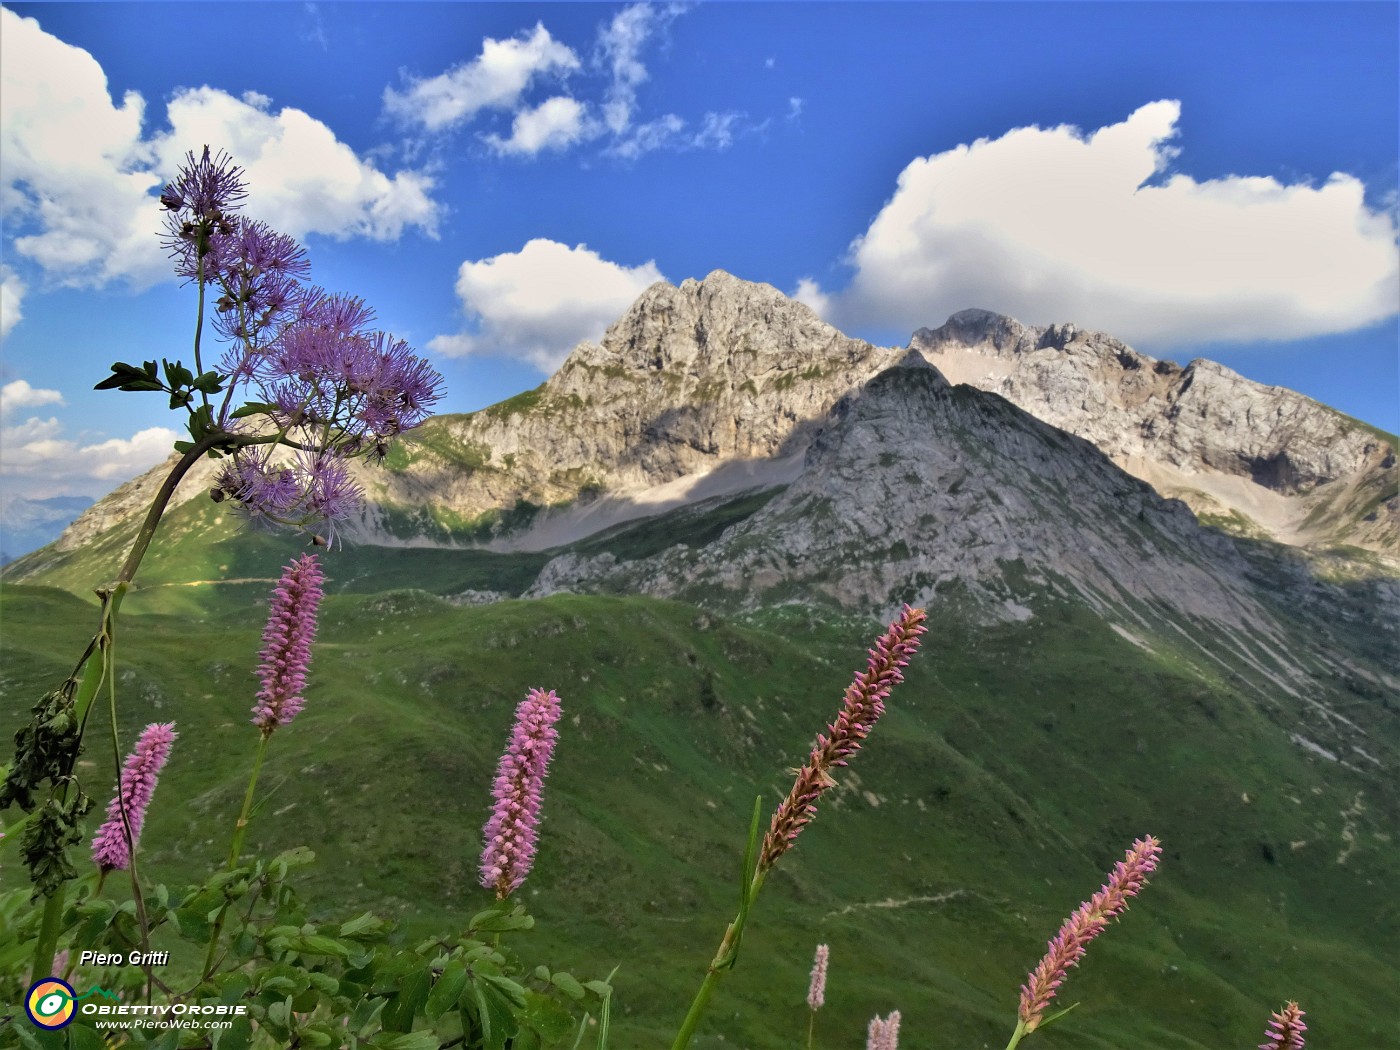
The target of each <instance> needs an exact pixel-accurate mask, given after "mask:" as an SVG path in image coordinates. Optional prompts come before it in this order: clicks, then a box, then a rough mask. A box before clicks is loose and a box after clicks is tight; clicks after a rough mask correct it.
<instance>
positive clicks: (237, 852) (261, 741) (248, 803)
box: [204, 733, 271, 980]
mask: <svg viewBox="0 0 1400 1050" xmlns="http://www.w3.org/2000/svg"><path fill="white" fill-rule="evenodd" d="M270 736H271V734H270V733H263V734H261V735H260V736H259V737H258V753H257V755H256V756H254V758H253V772H252V775H250V776H249V777H248V790H247V791H245V792H244V793H243V808H242V809H241V810H240V811H239V813H238V822H237V823H236V824H234V826H233V844H232V845H231V846H230V847H229V852H228V869H229V870H230V871H232V870H233V869H234V868H235V867H237V866H238V858H239V856H241V855H242V853H243V834H244V832H245V831H247V829H248V815H249V814H250V813H251V812H252V811H253V792H254V790H255V789H256V788H257V786H258V774H259V773H260V772H261V771H262V764H263V755H265V754H266V753H267V741H268V738H269V737H270ZM232 904H233V901H232V900H231V899H229V898H225V899H224V904H223V907H222V908H220V909H219V915H218V917H217V918H216V919H215V920H214V930H213V932H212V933H210V934H209V951H208V952H207V953H206V954H205V956H204V979H205V980H208V979H209V978H210V977H212V976H213V974H214V953H215V952H217V951H218V950H219V936H220V934H222V933H223V931H224V919H225V918H226V917H227V915H228V910H229V906H230V905H232Z"/></svg>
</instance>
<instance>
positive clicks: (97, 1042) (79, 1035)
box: [67, 1024, 107, 1050]
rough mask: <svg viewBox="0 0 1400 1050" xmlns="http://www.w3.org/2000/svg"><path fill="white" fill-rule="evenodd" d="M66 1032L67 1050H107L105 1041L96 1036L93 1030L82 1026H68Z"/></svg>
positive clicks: (95, 1031)
mask: <svg viewBox="0 0 1400 1050" xmlns="http://www.w3.org/2000/svg"><path fill="white" fill-rule="evenodd" d="M67 1032H68V1050H107V1043H106V1041H105V1040H104V1039H103V1038H102V1037H101V1036H100V1035H98V1034H97V1030H96V1029H95V1028H89V1027H88V1026H87V1025H84V1024H70V1025H69V1026H68V1028H67Z"/></svg>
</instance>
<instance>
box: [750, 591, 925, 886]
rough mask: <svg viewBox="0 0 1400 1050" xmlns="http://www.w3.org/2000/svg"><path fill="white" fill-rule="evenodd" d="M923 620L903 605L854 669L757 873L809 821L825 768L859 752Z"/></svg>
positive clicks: (771, 829)
mask: <svg viewBox="0 0 1400 1050" xmlns="http://www.w3.org/2000/svg"><path fill="white" fill-rule="evenodd" d="M927 618H928V614H927V613H925V612H924V610H922V609H913V608H910V607H909V606H907V605H906V606H905V607H904V609H903V611H902V612H901V613H900V614H899V618H898V619H896V620H895V622H894V623H892V624H890V626H889V630H887V631H886V632H885V633H884V635H882V636H881V637H880V639H879V640H878V641H877V642H876V643H875V646H874V648H872V649H871V650H870V657H869V662H868V665H867V667H866V669H865V670H864V671H861V672H859V673H858V674H857V675H856V677H855V680H854V681H853V682H851V684H850V686H848V687H847V689H846V696H845V701H844V703H843V705H842V708H841V712H840V714H838V715H837V716H836V721H835V722H832V723H831V725H829V726H827V729H826V732H825V733H823V734H821V735H820V736H818V737H817V743H816V746H815V747H813V748H812V754H811V756H810V757H809V758H808V759H807V764H806V765H805V766H803V767H802V769H800V770H799V771H798V773H797V780H796V781H795V782H794V783H793V785H792V790H791V791H789V792H788V796H787V798H785V799H784V800H783V802H782V804H781V805H780V806H779V807H778V810H777V812H776V813H774V814H773V821H772V823H771V824H770V825H769V826H768V834H767V835H766V836H765V837H764V839H763V849H762V851H761V852H760V853H759V861H758V870H759V871H766V870H768V869H769V868H771V867H772V866H773V865H774V864H775V863H776V862H777V860H778V858H779V857H781V856H782V855H783V854H784V853H786V852H787V851H788V848H789V847H791V845H792V843H793V840H794V839H796V838H797V835H798V833H799V832H800V831H801V830H802V829H803V828H804V827H806V826H807V825H808V824H809V823H811V821H812V818H813V817H815V816H816V815H817V799H818V798H819V797H820V796H821V793H822V792H823V791H825V790H826V789H827V788H829V787H831V786H832V785H833V784H834V783H835V781H834V780H832V779H831V771H832V770H833V769H834V768H836V767H838V766H844V765H845V764H846V760H847V759H849V758H850V757H851V756H852V755H854V754H855V753H856V752H857V751H859V750H860V745H861V744H862V743H863V742H864V740H865V738H866V737H867V736H868V735H869V734H870V730H871V729H872V728H873V727H874V725H875V723H876V721H877V720H878V719H879V718H880V716H881V715H882V714H884V713H885V698H886V697H888V696H889V695H890V690H891V689H893V688H894V687H895V685H896V684H897V683H899V682H901V681H903V680H904V675H903V674H901V673H900V672H901V669H902V668H903V667H904V666H905V665H907V664H908V663H909V658H910V657H911V656H913V655H914V653H915V651H916V650H917V649H918V648H919V636H920V635H921V634H923V633H924V632H925V631H926V630H927V629H928V628H926V627H925V626H924V621H925V620H926V619H927Z"/></svg>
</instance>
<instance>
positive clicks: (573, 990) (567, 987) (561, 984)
mask: <svg viewBox="0 0 1400 1050" xmlns="http://www.w3.org/2000/svg"><path fill="white" fill-rule="evenodd" d="M549 983H550V984H552V985H554V987H556V988H558V989H559V990H560V991H561V992H563V993H564V994H565V995H567V996H568V997H569V998H570V999H573V1000H575V1001H577V1000H579V999H582V998H583V995H584V992H583V985H581V984H579V983H578V978H577V977H575V976H574V975H573V974H571V973H556V974H555V975H554V976H553V977H551V978H550V979H549Z"/></svg>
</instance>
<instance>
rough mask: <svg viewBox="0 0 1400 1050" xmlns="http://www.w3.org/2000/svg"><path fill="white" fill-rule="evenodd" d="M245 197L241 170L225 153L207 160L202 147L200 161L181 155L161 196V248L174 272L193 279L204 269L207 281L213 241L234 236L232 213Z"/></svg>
mask: <svg viewBox="0 0 1400 1050" xmlns="http://www.w3.org/2000/svg"><path fill="white" fill-rule="evenodd" d="M247 195H248V190H247V186H246V184H245V183H244V181H243V169H242V168H240V167H238V166H237V165H235V164H234V163H233V158H231V157H230V156H229V155H228V154H227V153H224V152H222V151H221V152H220V153H219V154H218V155H217V156H214V157H211V156H210V154H209V147H208V146H205V147H204V152H203V153H202V154H201V155H200V157H199V159H198V160H196V159H195V155H194V154H193V153H187V154H186V155H185V163H184V164H182V165H181V166H180V169H179V171H178V172H176V175H175V178H174V179H172V180H171V181H170V183H169V184H168V185H167V186H166V187H165V190H164V192H162V193H161V195H160V203H161V205H162V207H164V208H165V212H166V214H165V237H164V244H165V246H166V247H167V248H168V249H169V250H170V255H171V257H172V258H173V259H174V260H175V272H176V273H177V274H179V275H180V276H181V277H187V278H189V279H190V280H194V279H196V278H198V277H199V276H200V273H201V270H202V271H203V274H204V276H205V277H206V278H207V277H209V276H211V271H210V269H209V267H208V261H209V260H208V258H207V257H208V256H209V255H210V253H211V252H212V251H213V250H214V243H215V239H216V238H222V237H227V236H229V235H230V234H232V233H233V231H234V228H235V225H236V221H235V216H234V215H233V212H235V211H237V209H238V208H240V207H242V204H243V199H244V198H245V197H246V196H247ZM201 260H203V261H202V262H201Z"/></svg>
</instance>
